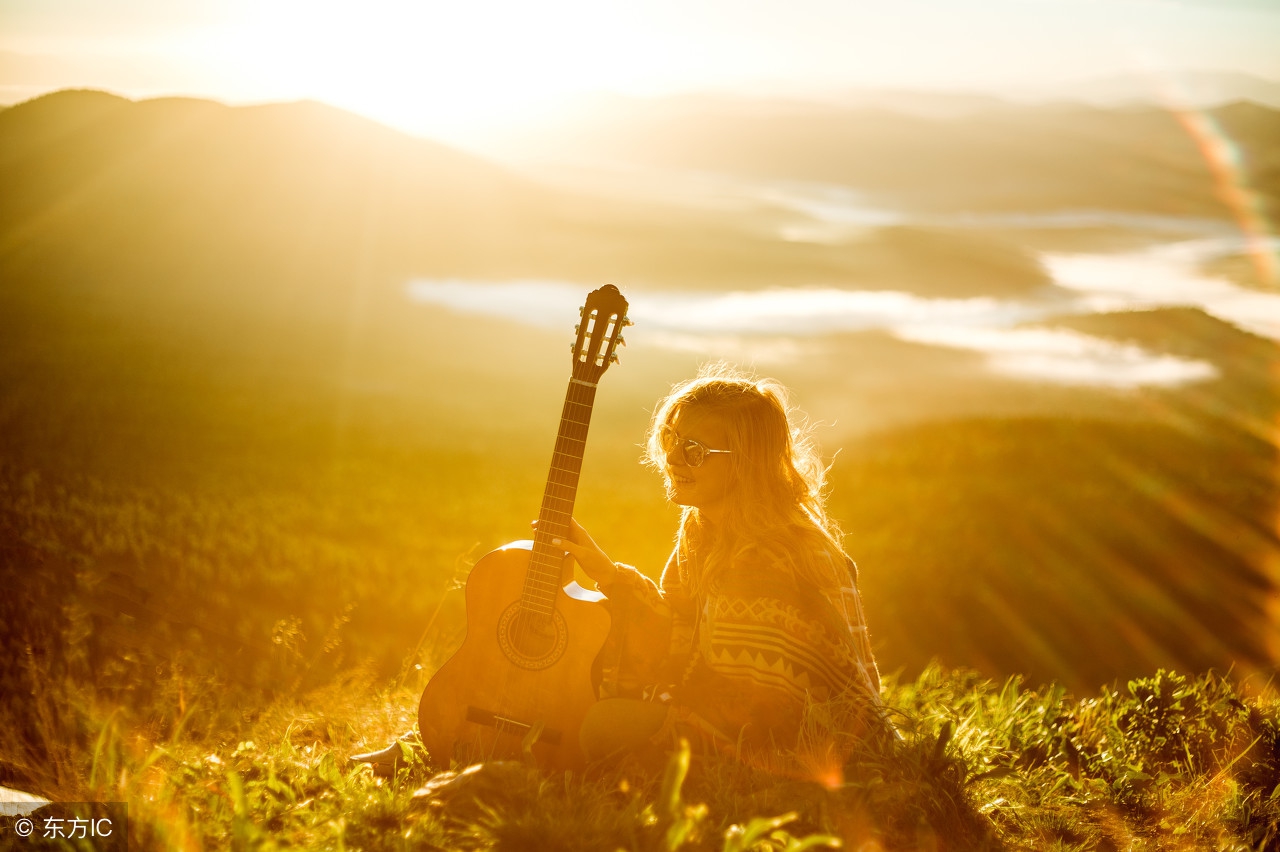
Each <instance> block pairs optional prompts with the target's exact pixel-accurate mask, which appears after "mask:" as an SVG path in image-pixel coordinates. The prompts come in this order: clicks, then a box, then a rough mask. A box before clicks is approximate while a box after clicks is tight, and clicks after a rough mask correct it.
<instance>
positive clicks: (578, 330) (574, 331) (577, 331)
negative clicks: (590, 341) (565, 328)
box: [573, 323, 582, 334]
mask: <svg viewBox="0 0 1280 852" xmlns="http://www.w3.org/2000/svg"><path fill="white" fill-rule="evenodd" d="M581 331H582V324H581V323H579V324H578V325H575V326H574V327H573V333H574V334H579V333H580V332H581Z"/></svg>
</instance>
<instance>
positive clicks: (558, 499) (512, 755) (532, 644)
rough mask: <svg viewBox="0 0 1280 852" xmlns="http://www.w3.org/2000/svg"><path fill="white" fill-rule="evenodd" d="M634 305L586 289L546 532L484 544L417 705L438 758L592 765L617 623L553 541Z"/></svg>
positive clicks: (565, 521)
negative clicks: (594, 720) (592, 732)
mask: <svg viewBox="0 0 1280 852" xmlns="http://www.w3.org/2000/svg"><path fill="white" fill-rule="evenodd" d="M626 313H627V300H626V299H625V298H623V296H622V294H621V293H620V292H618V288H616V287H614V286H612V285H606V286H604V287H601V288H600V289H598V290H594V291H592V292H591V293H590V294H589V295H588V296H587V301H586V304H585V305H584V306H583V308H582V309H581V311H580V314H581V317H582V321H581V323H580V324H579V325H578V327H577V339H576V340H575V342H574V344H573V346H572V347H571V349H572V351H573V375H572V377H571V378H570V379H569V388H568V391H567V392H566V393H565V399H564V408H563V409H562V412H561V415H560V429H559V433H558V434H557V435H556V443H555V450H554V452H553V453H552V455H551V471H550V473H549V475H548V476H547V485H546V489H545V490H544V491H543V495H542V508H541V509H540V510H539V512H538V525H537V531H536V532H535V534H534V538H533V540H532V541H518V542H513V543H512V544H508V545H506V546H505V547H501V548H499V549H498V550H495V551H493V552H492V553H489V554H487V555H486V556H484V557H483V558H481V559H480V561H479V562H477V563H476V564H475V567H474V568H472V569H471V573H470V575H469V576H468V577H467V588H466V614H467V634H466V638H465V639H464V640H463V643H462V647H460V648H459V649H458V651H457V652H456V653H455V654H454V655H453V656H452V657H450V658H449V660H448V661H447V662H446V663H445V664H444V665H443V666H442V667H441V668H440V670H439V671H437V672H436V673H435V674H434V675H433V676H432V678H431V680H430V681H429V682H428V683H427V687H426V689H425V690H423V693H422V700H421V701H420V702H419V705H418V728H419V730H420V732H421V734H422V741H423V744H424V745H426V747H427V751H428V752H429V753H430V755H431V758H432V761H433V762H434V763H435V764H436V765H437V766H445V765H447V764H448V763H449V762H450V761H456V762H458V763H461V764H468V763H475V762H478V761H485V760H502V759H524V760H526V761H533V762H536V763H537V765H538V766H540V767H542V768H544V769H576V768H580V767H581V766H582V765H583V762H584V759H583V755H582V750H581V748H580V747H579V745H578V729H579V728H580V727H581V726H582V719H583V716H585V715H586V712H587V709H588V708H589V707H590V706H591V705H592V704H593V703H595V700H596V691H595V686H594V684H593V683H592V664H593V663H594V662H595V659H596V656H597V655H598V654H599V652H600V650H601V648H602V647H603V646H604V643H605V639H606V638H607V636H608V633H609V624H610V621H609V615H608V613H607V612H606V611H605V608H604V607H603V606H600V605H599V604H598V603H597V601H598V600H599V598H600V595H599V593H595V592H587V591H586V590H585V589H582V588H581V587H579V586H578V585H577V584H576V583H572V582H570V581H571V580H572V564H571V563H570V562H567V561H566V559H565V553H564V551H563V550H562V549H561V548H559V547H557V546H555V545H553V544H552V543H551V540H552V539H556V538H568V537H569V522H570V519H571V518H572V517H573V503H574V498H575V497H576V496H577V492H578V476H579V473H580V472H581V470H582V454H583V450H584V448H585V447H586V439H587V427H588V426H589V425H590V423H591V409H592V406H593V404H594V402H595V397H596V385H597V383H598V382H599V381H600V377H601V376H602V375H604V372H605V370H607V369H608V368H609V365H610V364H611V363H616V362H617V359H618V358H617V354H616V352H615V350H616V348H617V346H618V345H619V344H621V343H623V342H624V341H623V340H622V336H621V332H622V328H623V326H626V325H630V324H631V323H630V321H629V320H627V317H626Z"/></svg>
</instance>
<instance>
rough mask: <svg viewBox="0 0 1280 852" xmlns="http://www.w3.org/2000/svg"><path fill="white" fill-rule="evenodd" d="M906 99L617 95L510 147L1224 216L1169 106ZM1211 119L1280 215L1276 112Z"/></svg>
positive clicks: (878, 188) (940, 204) (904, 198)
mask: <svg viewBox="0 0 1280 852" xmlns="http://www.w3.org/2000/svg"><path fill="white" fill-rule="evenodd" d="M904 97H905V98H906V102H907V104H908V107H907V108H905V109H895V108H894V107H893V106H892V104H891V103H888V102H885V101H883V100H881V101H869V102H862V103H856V104H853V105H849V104H843V103H839V102H815V101H799V100H795V101H787V102H783V101H778V100H776V99H761V100H752V99H748V98H718V97H712V96H703V97H693V96H681V97H672V98H657V99H649V100H642V99H631V100H630V101H626V100H622V99H615V100H614V101H613V102H612V104H611V105H610V106H609V108H607V109H605V110H602V111H601V112H599V113H598V114H596V113H590V112H587V113H578V114H576V115H574V116H571V117H569V118H567V119H566V120H565V121H564V122H562V123H561V124H559V125H553V126H548V127H546V128H543V129H540V130H539V129H529V131H528V133H527V135H526V136H525V137H524V138H522V139H520V140H518V141H517V142H514V143H513V144H512V146H511V150H512V151H521V150H522V151H524V152H525V154H526V155H527V156H532V157H544V158H546V159H548V160H554V159H565V160H567V159H572V158H575V157H576V158H579V159H587V160H594V161H597V162H616V163H635V164H641V165H646V166H655V167H661V168H678V169H687V170H692V171H707V172H715V173H721V174H730V175H743V176H748V177H752V178H763V179H780V180H781V179H790V180H800V181H808V182H814V183H830V184H836V185H841V186H848V187H853V188H856V189H857V190H859V191H861V192H864V193H867V194H869V195H871V196H873V197H874V198H877V199H879V200H881V201H882V202H884V203H885V204H887V205H890V206H892V205H895V204H896V205H901V206H903V207H906V208H909V209H910V208H914V209H930V210H939V211H949V212H959V211H1009V212H1027V211H1056V210H1072V209H1104V210H1116V211H1126V212H1144V213H1157V214H1161V215H1171V216H1198V217H1214V218H1227V217H1229V216H1230V215H1231V213H1230V211H1228V209H1227V208H1226V207H1225V206H1224V204H1223V203H1222V201H1221V199H1220V198H1219V197H1218V188H1217V187H1216V185H1215V178H1214V174H1213V167H1211V166H1210V164H1208V163H1206V162H1205V159H1204V154H1203V151H1202V149H1201V148H1200V147H1199V142H1198V140H1196V139H1194V138H1192V137H1191V136H1190V135H1189V134H1188V132H1187V130H1186V128H1185V127H1184V125H1183V124H1182V123H1181V122H1180V121H1179V118H1178V116H1176V115H1175V114H1173V113H1171V112H1169V111H1168V110H1166V109H1161V108H1155V107H1151V106H1137V107H1134V106H1128V107H1124V108H1120V109H1104V108H1101V107H1096V106H1089V105H1081V104H1070V103H1044V104H1032V105H1022V106H1017V105H1011V104H995V105H992V106H990V107H989V108H974V109H971V110H958V111H956V112H955V113H953V114H949V115H940V114H937V113H936V112H935V113H934V114H931V115H929V114H925V113H924V112H922V111H917V110H913V109H912V108H910V103H911V102H912V98H911V97H910V95H909V94H908V95H907V96H904ZM1206 116H1207V118H1208V119H1209V120H1210V122H1211V123H1212V126H1213V127H1215V128H1216V129H1217V130H1218V132H1220V133H1221V134H1222V136H1223V137H1224V138H1225V139H1227V140H1229V141H1230V142H1231V143H1232V144H1233V145H1234V146H1235V148H1236V149H1237V150H1238V151H1239V154H1240V162H1241V163H1242V164H1243V168H1244V170H1245V174H1244V177H1245V178H1246V179H1247V181H1248V183H1249V185H1250V186H1251V187H1252V188H1253V189H1254V190H1255V191H1257V192H1258V193H1259V194H1260V195H1261V197H1262V199H1263V202H1264V204H1265V205H1266V206H1267V207H1268V209H1269V210H1270V213H1271V215H1276V214H1280V167H1278V166H1277V159H1278V157H1280V149H1278V146H1277V145H1276V144H1275V140H1276V139H1280V111H1277V110H1275V109H1272V108H1269V107H1266V106H1262V105H1258V104H1251V103H1248V102H1240V103H1233V104H1229V105H1225V106H1222V107H1218V108H1216V109H1214V110H1211V111H1209V112H1207V113H1206Z"/></svg>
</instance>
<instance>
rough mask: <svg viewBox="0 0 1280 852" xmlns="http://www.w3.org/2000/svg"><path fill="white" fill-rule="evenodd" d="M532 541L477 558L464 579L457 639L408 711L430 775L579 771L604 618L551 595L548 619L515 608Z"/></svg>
mask: <svg viewBox="0 0 1280 852" xmlns="http://www.w3.org/2000/svg"><path fill="white" fill-rule="evenodd" d="M531 545H532V542H517V543H515V544H511V545H507V546H506V547H504V548H501V549H499V550H495V551H493V552H492V553H489V554H487V555H486V556H484V557H483V558H482V559H481V560H480V561H479V562H477V563H476V565H475V567H474V568H472V569H471V574H470V576H469V577H468V578H467V592H466V600H467V635H466V638H465V639H464V640H463V643H462V647H461V648H459V649H458V651H457V652H456V653H455V654H454V655H453V656H452V657H450V658H449V660H448V661H447V662H446V663H445V664H444V665H443V666H442V667H441V668H440V670H439V671H438V672H436V673H435V675H433V676H432V678H431V680H430V682H429V683H428V684H427V687H426V689H425V690H424V691H423V693H422V700H421V701H420V702H419V705H418V727H419V730H420V731H421V734H422V741H423V743H424V744H425V745H426V747H427V751H428V752H429V753H430V754H431V758H432V760H433V762H434V763H435V764H436V765H437V766H441V767H443V766H445V765H446V764H448V763H449V762H450V761H457V762H459V763H461V764H469V763H475V762H478V761H484V760H510V759H516V760H519V759H522V758H523V757H524V756H525V750H524V744H525V741H526V740H529V741H531V753H532V757H533V759H534V760H535V761H536V762H537V765H538V766H539V767H541V768H544V769H579V768H581V767H582V765H583V762H584V759H583V755H582V750H581V749H580V747H579V745H578V729H579V728H581V726H582V719H583V717H584V716H585V715H586V712H587V709H588V708H589V707H590V706H591V705H592V704H593V703H595V701H596V694H595V687H594V685H593V683H592V678H591V668H592V665H593V663H594V662H595V659H596V656H597V655H598V654H599V653H600V650H601V648H602V647H603V646H604V643H605V639H606V638H607V636H608V633H609V624H610V619H609V614H608V612H606V611H605V609H604V607H602V606H600V605H599V604H598V603H595V602H593V601H589V600H577V599H574V598H571V597H569V596H568V595H567V594H565V592H564V590H563V589H557V591H556V599H555V609H554V612H553V613H552V614H551V617H550V618H548V619H539V618H530V617H529V616H528V615H527V614H525V613H523V612H522V611H521V608H520V601H521V596H522V592H523V591H524V587H525V578H526V574H527V569H528V567H529V560H530V550H529V548H530V546H531Z"/></svg>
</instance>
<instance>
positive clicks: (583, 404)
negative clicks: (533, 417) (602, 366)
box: [520, 378, 596, 619]
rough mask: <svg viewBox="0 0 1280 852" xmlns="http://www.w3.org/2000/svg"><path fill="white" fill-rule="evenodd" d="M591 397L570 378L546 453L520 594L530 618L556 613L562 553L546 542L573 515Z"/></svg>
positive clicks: (561, 534)
mask: <svg viewBox="0 0 1280 852" xmlns="http://www.w3.org/2000/svg"><path fill="white" fill-rule="evenodd" d="M595 399H596V386H595V385H594V384H592V383H590V382H583V381H579V380H578V379H576V378H574V379H570V380H569V389H568V391H566V393H565V398H564V409H563V410H562V411H561V413H560V430H559V432H558V433H557V435H556V446H555V451H554V452H552V454H551V471H550V473H548V475H547V487H546V490H545V491H543V493H542V508H541V510H539V512H538V530H537V532H536V533H535V534H534V537H533V555H532V557H531V558H530V560H529V570H528V571H527V572H526V573H525V580H524V591H523V592H522V593H521V596H520V604H521V607H522V608H523V609H524V610H525V612H527V613H530V614H532V615H536V616H542V617H545V618H548V619H549V618H551V616H552V613H553V612H554V611H555V602H556V592H557V591H558V590H559V589H560V586H561V585H562V583H561V579H560V568H561V564H562V560H563V558H564V551H563V550H561V549H560V548H559V547H557V546H556V545H553V544H552V543H551V540H552V539H554V538H560V539H568V538H569V521H570V519H571V518H572V517H573V502H574V498H576V497H577V495H578V477H579V475H580V474H581V473H582V454H583V450H584V449H585V448H586V446H587V428H588V427H589V426H590V425H591V407H592V405H593V404H594V403H595Z"/></svg>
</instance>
